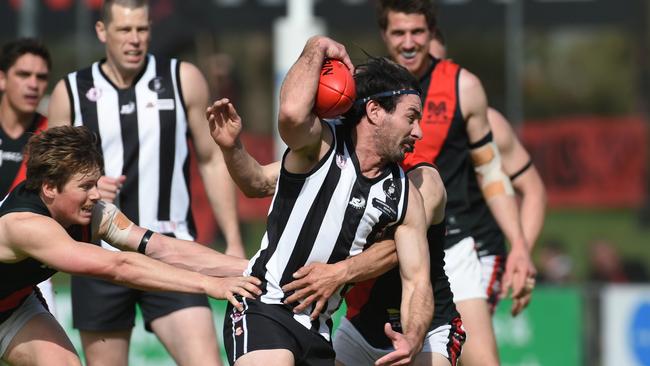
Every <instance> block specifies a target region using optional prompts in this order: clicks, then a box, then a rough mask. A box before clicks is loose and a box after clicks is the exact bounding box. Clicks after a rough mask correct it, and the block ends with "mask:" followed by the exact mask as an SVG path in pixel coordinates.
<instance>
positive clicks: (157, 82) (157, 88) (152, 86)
mask: <svg viewBox="0 0 650 366" xmlns="http://www.w3.org/2000/svg"><path fill="white" fill-rule="evenodd" d="M147 86H148V87H149V90H151V91H153V92H156V93H158V94H160V93H162V92H164V91H165V87H164V86H163V78H162V76H156V77H155V78H153V79H151V80H150V81H149V84H147Z"/></svg>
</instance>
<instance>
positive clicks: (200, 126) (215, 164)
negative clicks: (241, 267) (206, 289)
mask: <svg viewBox="0 0 650 366" xmlns="http://www.w3.org/2000/svg"><path fill="white" fill-rule="evenodd" d="M179 77H180V81H181V90H182V91H183V97H184V101H185V109H186V110H187V119H188V123H189V127H190V131H191V132H192V141H193V142H194V147H195V149H196V157H197V162H198V165H199V171H200V172H201V176H202V178H203V181H204V182H205V191H206V193H207V195H208V199H209V200H210V206H211V207H212V212H213V213H214V215H215V217H216V219H217V221H218V222H219V227H220V228H221V230H223V234H224V236H225V238H226V244H227V248H226V253H227V254H231V255H235V256H237V257H242V258H243V257H245V252H244V244H243V242H242V239H241V234H240V232H239V218H238V215H237V196H236V194H235V193H236V192H235V184H234V182H233V181H232V178H230V174H228V168H227V167H226V164H225V162H224V160H223V156H222V154H221V150H219V149H218V148H217V147H216V146H215V145H214V144H213V143H212V141H210V135H209V132H210V131H209V130H208V128H207V126H206V123H205V110H206V108H207V107H208V98H209V97H208V95H209V91H208V83H207V81H206V80H205V78H204V77H203V74H201V72H200V71H199V69H198V68H197V67H196V66H194V65H192V64H190V63H187V62H182V63H181V65H180V70H179Z"/></svg>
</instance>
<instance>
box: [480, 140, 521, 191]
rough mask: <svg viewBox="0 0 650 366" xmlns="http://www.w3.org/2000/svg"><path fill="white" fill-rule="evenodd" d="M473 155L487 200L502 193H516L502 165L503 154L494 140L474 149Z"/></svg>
mask: <svg viewBox="0 0 650 366" xmlns="http://www.w3.org/2000/svg"><path fill="white" fill-rule="evenodd" d="M471 155H472V161H473V162H474V171H475V172H476V174H477V175H478V176H479V177H480V184H481V190H482V191H483V195H484V197H485V199H486V200H488V199H490V198H492V197H495V196H498V195H502V194H507V195H509V196H513V195H514V194H515V191H514V189H513V188H512V183H511V182H510V178H508V176H507V175H506V174H505V173H504V172H503V169H502V167H501V155H500V154H499V149H498V148H497V145H496V143H495V142H494V141H490V142H488V143H487V144H485V145H483V146H480V147H477V148H475V149H472V150H471Z"/></svg>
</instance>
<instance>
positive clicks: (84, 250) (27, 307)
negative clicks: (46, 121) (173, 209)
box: [0, 126, 260, 365]
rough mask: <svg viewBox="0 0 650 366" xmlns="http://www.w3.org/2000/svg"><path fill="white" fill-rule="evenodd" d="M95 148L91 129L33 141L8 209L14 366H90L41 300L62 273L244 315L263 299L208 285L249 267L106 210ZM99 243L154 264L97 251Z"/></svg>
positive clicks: (7, 281) (7, 315) (8, 314)
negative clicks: (184, 295)
mask: <svg viewBox="0 0 650 366" xmlns="http://www.w3.org/2000/svg"><path fill="white" fill-rule="evenodd" d="M95 139H96V138H95V136H94V135H93V134H92V133H91V132H90V131H88V129H87V128H84V127H69V126H63V127H58V128H53V129H50V130H47V131H45V132H43V133H42V134H39V135H36V136H34V137H32V138H31V139H30V141H29V143H28V145H27V148H28V155H29V161H28V163H27V179H26V180H25V181H23V182H22V183H20V184H19V185H18V186H17V187H16V188H15V189H14V190H13V191H12V192H11V193H10V194H9V196H8V197H7V199H6V200H4V202H3V203H2V204H1V205H0V275H1V277H2V278H3V281H1V282H0V358H1V359H2V360H3V361H6V362H8V363H9V364H11V365H81V362H80V360H79V358H78V357H77V355H76V352H75V349H74V347H73V346H72V344H71V342H70V340H69V339H68V338H67V336H66V335H65V332H64V331H63V328H61V326H60V325H59V324H58V323H57V321H56V320H55V319H54V318H53V317H52V315H51V314H49V313H48V312H47V311H46V310H45V308H44V307H43V305H42V303H41V302H39V299H38V297H37V296H36V294H35V291H34V288H35V285H36V284H37V283H38V282H40V281H42V280H43V279H45V278H48V277H50V276H52V275H53V274H54V273H56V272H57V271H64V272H68V273H74V274H79V275H87V276H96V277H101V278H105V279H107V280H111V281H115V282H118V283H122V284H125V285H130V286H135V287H138V288H142V289H150V290H168V291H170V290H171V291H186V292H189V293H206V294H208V295H210V296H213V297H216V298H227V299H228V300H229V301H232V303H233V305H235V306H238V307H241V304H240V303H239V302H238V301H237V300H236V299H235V298H234V295H235V294H237V295H240V296H245V297H252V295H253V294H259V289H258V288H256V286H255V285H257V284H259V283H260V281H259V280H258V279H256V278H252V277H248V278H243V277H234V278H214V277H210V276H206V275H205V274H209V275H213V276H238V275H239V274H240V273H241V271H242V270H243V268H244V267H245V264H246V261H245V260H243V259H240V258H236V257H230V256H226V255H222V254H220V253H218V252H216V251H213V250H211V249H209V248H205V247H202V246H200V245H196V244H194V243H189V242H187V241H182V240H179V239H174V238H170V237H165V236H162V235H158V234H154V233H153V232H151V231H150V230H147V229H145V228H142V227H139V226H136V225H134V224H133V223H132V222H131V221H130V220H129V219H128V218H126V217H125V216H124V215H123V214H122V213H121V212H119V210H117V209H116V207H115V206H114V205H112V204H108V203H101V202H99V198H100V196H99V191H98V189H97V180H98V179H99V177H100V171H101V168H102V165H103V164H102V163H103V161H102V157H101V155H100V153H99V152H98V151H97V149H96V148H95V141H94V140H95ZM93 236H99V237H101V238H103V239H105V240H107V241H108V242H110V243H111V244H112V245H115V246H117V247H119V248H120V249H123V250H128V251H132V252H135V251H138V252H140V253H142V254H146V256H145V255H141V254H138V253H132V252H131V253H128V252H124V253H123V252H113V251H107V250H104V249H101V248H98V247H96V246H94V245H89V244H88V241H89V240H90V238H91V237H93ZM148 257H152V258H157V259H161V260H162V261H164V262H168V263H170V264H174V265H175V266H177V267H181V268H192V269H194V270H196V271H198V272H202V273H204V274H199V273H195V272H190V271H187V270H185V269H181V268H175V267H172V266H170V265H169V264H165V263H162V262H161V261H157V260H152V259H150V258H148Z"/></svg>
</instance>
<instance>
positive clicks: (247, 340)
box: [223, 299, 334, 366]
mask: <svg viewBox="0 0 650 366" xmlns="http://www.w3.org/2000/svg"><path fill="white" fill-rule="evenodd" d="M242 302H243V304H244V311H242V312H240V311H238V310H237V309H235V308H234V307H233V306H232V305H231V304H228V307H227V308H226V318H225V320H224V324H223V343H224V348H225V349H226V354H227V355H228V361H229V362H230V364H231V365H234V364H235V361H236V360H237V358H239V357H241V356H242V355H244V354H246V353H248V352H252V351H259V350H271V349H286V350H289V351H291V353H293V357H294V360H295V365H296V366H303V365H304V366H308V365H309V366H325V365H327V366H333V365H334V349H333V348H332V343H331V342H328V341H327V340H326V339H325V338H323V336H321V335H320V334H318V333H316V332H314V331H311V330H309V329H307V328H305V327H304V326H303V325H302V324H300V323H298V322H297V321H296V320H295V319H294V318H293V313H292V312H291V310H290V309H288V308H287V307H285V306H284V305H272V304H265V303H262V302H260V301H257V300H251V299H243V300H242Z"/></svg>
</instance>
